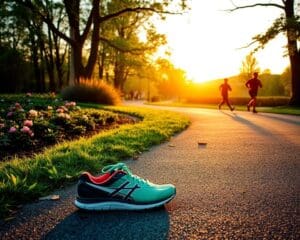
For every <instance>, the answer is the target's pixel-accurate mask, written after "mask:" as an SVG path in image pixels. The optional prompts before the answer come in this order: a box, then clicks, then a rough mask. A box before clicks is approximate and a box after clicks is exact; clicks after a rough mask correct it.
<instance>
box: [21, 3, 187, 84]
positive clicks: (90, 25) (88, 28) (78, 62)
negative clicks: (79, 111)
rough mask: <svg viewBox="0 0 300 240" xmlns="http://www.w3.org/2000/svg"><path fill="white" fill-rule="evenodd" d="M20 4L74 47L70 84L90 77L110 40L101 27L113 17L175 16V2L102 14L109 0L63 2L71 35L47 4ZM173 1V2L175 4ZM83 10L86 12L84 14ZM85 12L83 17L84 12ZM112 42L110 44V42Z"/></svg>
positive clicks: (139, 5) (140, 4) (72, 49)
mask: <svg viewBox="0 0 300 240" xmlns="http://www.w3.org/2000/svg"><path fill="white" fill-rule="evenodd" d="M15 1H16V2H17V3H19V4H22V5H23V6H26V7H27V8H28V9H30V10H31V11H32V12H34V13H35V14H37V15H38V16H39V17H40V18H41V19H42V21H44V22H45V23H46V24H47V25H48V26H49V28H50V29H51V31H53V33H54V34H56V35H58V36H59V37H61V38H62V39H64V40H65V41H66V42H67V43H68V44H69V45H70V48H71V59H70V84H74V83H75V82H78V81H79V78H80V77H84V78H91V76H92V73H93V70H94V67H95V64H96V62H97V59H98V46H99V42H100V40H101V41H105V40H107V39H106V38H105V36H104V37H103V36H100V33H101V32H100V28H101V25H102V24H103V23H104V22H106V21H109V20H111V19H114V18H118V17H119V16H122V15H123V14H125V13H129V12H137V13H142V12H149V13H157V14H160V15H164V14H168V13H172V12H170V11H168V10H167V9H168V6H169V5H171V4H173V5H174V1H170V0H164V1H149V0H142V1H141V0H140V1H137V0H132V2H133V3H135V6H134V7H124V8H122V9H120V10H118V11H116V12H113V13H109V14H106V15H102V13H101V11H100V9H101V6H102V5H105V4H106V3H108V2H109V1H106V0H92V1H84V0H63V4H64V7H65V11H66V14H67V17H68V24H69V34H66V33H65V32H62V31H61V30H60V29H58V28H57V27H56V26H55V25H54V24H53V21H52V18H51V16H50V14H49V11H48V9H47V7H46V6H45V4H44V1H42V0H40V1H30V0H15ZM83 2H85V3H87V4H86V5H87V6H88V7H87V9H84V8H83V6H82V5H84V4H82V3H83ZM172 2H173V3H172ZM176 2H178V4H179V3H181V4H179V5H180V6H181V7H182V8H185V7H186V0H181V1H179V0H178V1H176ZM83 10H84V11H83ZM82 12H85V14H86V15H85V16H84V18H83V17H82V15H81V13H82ZM107 42H109V41H107ZM87 44H89V51H88V54H87V55H88V56H87V60H86V62H84V61H83V59H84V54H83V48H84V46H85V45H87Z"/></svg>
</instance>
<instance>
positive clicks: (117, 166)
mask: <svg viewBox="0 0 300 240" xmlns="http://www.w3.org/2000/svg"><path fill="white" fill-rule="evenodd" d="M118 170H121V171H123V172H125V173H127V175H129V176H130V177H132V178H133V180H134V181H135V182H139V183H144V184H149V181H148V180H147V179H146V180H145V179H143V178H141V177H139V176H137V175H135V174H132V172H131V171H130V170H129V168H128V167H127V166H126V164H125V163H117V164H114V165H108V166H105V167H103V168H102V173H107V172H110V173H113V172H115V171H118Z"/></svg>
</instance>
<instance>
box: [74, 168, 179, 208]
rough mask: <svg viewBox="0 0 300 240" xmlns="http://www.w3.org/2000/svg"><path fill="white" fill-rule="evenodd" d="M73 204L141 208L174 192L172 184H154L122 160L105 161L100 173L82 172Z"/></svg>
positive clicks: (154, 204)
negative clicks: (115, 161) (106, 162)
mask: <svg viewBox="0 0 300 240" xmlns="http://www.w3.org/2000/svg"><path fill="white" fill-rule="evenodd" d="M77 193H78V196H77V198H76V200H75V205H76V206H77V207H78V208H80V209H85V210H143V209H150V208H156V207H160V206H162V205H164V204H165V203H168V202H169V201H171V200H172V199H173V198H174V197H175V195H176V188H175V186H174V185H172V184H163V185H157V184H154V183H151V182H149V181H148V180H144V179H142V178H140V177H138V176H136V175H134V174H132V173H131V172H130V170H129V169H128V167H127V166H126V165H125V164H124V163H118V164H115V165H109V166H106V167H104V168H103V169H102V174H101V175H100V176H93V175H91V174H90V173H88V172H85V173H83V174H82V175H81V176H80V178H79V181H78V185H77Z"/></svg>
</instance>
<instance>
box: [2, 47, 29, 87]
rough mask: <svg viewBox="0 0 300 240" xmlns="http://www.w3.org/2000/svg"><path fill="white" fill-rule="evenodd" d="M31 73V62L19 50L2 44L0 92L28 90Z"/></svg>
mask: <svg viewBox="0 0 300 240" xmlns="http://www.w3.org/2000/svg"><path fill="white" fill-rule="evenodd" d="M31 73H32V71H31V68H30V64H29V63H28V62H26V61H25V57H24V56H23V55H22V54H21V53H20V52H19V51H18V50H16V49H11V48H7V47H3V46H0V76H1V80H0V93H16V92H21V91H26V90H27V89H28V88H29V87H30V77H31Z"/></svg>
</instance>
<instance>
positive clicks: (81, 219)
mask: <svg viewBox="0 0 300 240" xmlns="http://www.w3.org/2000/svg"><path fill="white" fill-rule="evenodd" d="M169 226H170V220H169V214H168V212H167V210H166V209H165V208H164V207H163V208H157V209H154V210H148V211H134V212H132V211H130V212H129V211H112V212H111V211H110V212H96V211H82V210H78V211H76V212H74V213H73V214H71V215H69V216H68V217H66V218H65V219H64V220H63V221H61V222H60V223H59V224H58V225H56V227H55V228H54V229H53V230H52V231H51V232H49V233H48V234H47V235H46V236H45V237H44V239H48V240H50V239H64V240H68V239H84V240H86V239H89V240H91V239H95V240H96V239H118V240H120V239H149V240H150V239H157V240H159V239H167V238H168V232H169Z"/></svg>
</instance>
